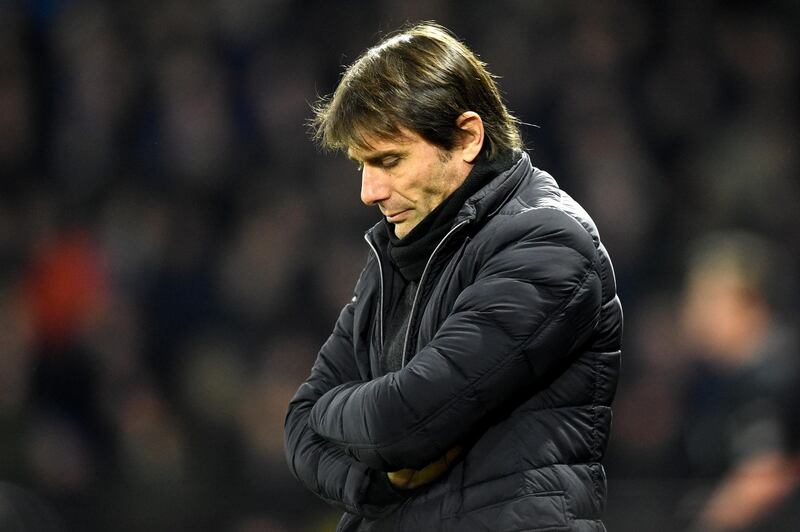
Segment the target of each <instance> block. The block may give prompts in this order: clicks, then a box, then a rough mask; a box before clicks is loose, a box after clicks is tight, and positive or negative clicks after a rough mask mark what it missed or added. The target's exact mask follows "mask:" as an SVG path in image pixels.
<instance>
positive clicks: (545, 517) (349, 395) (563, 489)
mask: <svg viewBox="0 0 800 532" xmlns="http://www.w3.org/2000/svg"><path fill="white" fill-rule="evenodd" d="M376 227H377V226H376ZM383 233H384V232H382V231H376V230H375V228H373V230H371V231H370V232H368V233H367V235H366V240H367V242H368V244H369V246H370V248H371V249H372V254H371V256H370V257H369V259H368V261H367V264H366V266H365V267H364V270H363V271H362V273H361V276H360V278H359V280H358V282H357V284H356V287H355V295H354V297H353V299H352V301H351V302H350V303H349V304H348V305H346V306H345V307H344V309H343V310H342V312H341V314H340V316H339V319H338V321H337V323H336V326H335V328H334V331H333V333H332V334H331V336H330V338H329V339H328V340H327V341H326V343H325V344H324V345H323V346H322V348H321V350H320V352H319V354H318V356H317V359H316V362H315V364H314V366H313V369H312V370H311V374H310V376H309V377H308V379H307V380H306V381H305V382H304V383H303V384H302V385H301V386H300V388H299V389H298V391H297V393H296V395H295V397H294V398H293V399H292V401H291V403H290V405H289V411H288V414H287V417H286V432H285V443H286V457H287V461H288V464H289V467H290V469H291V471H292V472H293V473H294V475H295V476H296V477H297V478H298V479H299V480H300V481H301V482H302V483H303V484H304V485H305V486H307V487H308V488H309V489H310V490H312V491H313V492H315V493H316V494H317V495H318V496H320V497H321V498H323V499H324V500H326V501H328V502H330V503H331V504H333V505H335V506H338V507H339V508H341V509H342V510H344V512H345V513H344V515H343V517H342V520H341V522H340V523H339V528H338V529H337V530H339V531H346V532H347V531H392V532H427V531H437V532H438V531H442V532H450V531H452V532H465V531H466V532H470V531H491V532H512V531H514V532H517V531H528V530H537V531H545V530H546V531H561V530H564V531H568V530H569V531H589V530H592V531H599V530H605V528H604V526H603V524H602V521H601V514H602V510H603V506H604V501H605V496H606V480H605V472H604V470H603V467H602V465H601V464H600V461H601V459H602V457H603V454H604V451H605V447H606V443H607V441H608V437H609V431H610V428H611V408H610V406H611V402H612V399H613V397H614V392H615V389H616V383H617V376H618V372H619V363H620V348H621V335H622V310H621V306H620V303H619V299H618V297H617V295H616V286H615V280H614V273H613V269H612V266H611V262H610V260H609V257H608V254H607V253H606V250H605V248H604V247H603V245H602V243H601V242H600V239H599V236H598V232H597V229H596V227H595V225H594V223H593V221H592V220H591V218H590V217H589V216H588V215H587V214H586V212H585V211H584V210H583V209H582V208H581V207H580V206H579V205H578V204H577V203H576V202H575V201H574V200H573V199H572V198H570V197H569V196H568V195H567V194H566V193H565V192H563V191H562V190H561V189H559V187H558V185H557V184H556V182H555V180H554V179H553V178H552V177H551V176H550V175H548V174H547V173H546V172H543V171H541V170H538V169H536V168H534V167H532V165H531V162H530V159H529V157H528V155H527V154H525V153H523V154H522V156H521V157H520V158H519V159H517V161H516V162H515V163H514V164H513V165H512V166H511V167H510V168H509V169H508V170H506V171H504V172H502V173H500V174H499V175H498V176H497V177H495V178H494V179H493V180H491V181H490V182H489V183H488V184H487V185H485V186H484V187H483V188H482V189H481V190H480V191H479V192H477V193H476V194H474V195H473V196H472V197H470V198H469V199H468V200H467V201H466V202H465V203H464V205H463V207H462V208H461V210H460V212H459V214H458V216H457V217H456V219H455V220H454V222H453V225H452V229H451V230H450V232H449V233H448V234H447V236H446V237H444V239H443V240H442V242H441V243H440V244H439V246H437V248H436V250H435V251H434V252H433V254H432V255H431V258H430V259H429V261H428V265H427V266H426V269H425V272H424V273H423V275H422V278H421V280H420V290H421V292H422V293H424V294H428V297H427V298H424V299H422V298H421V299H420V300H418V301H415V302H414V305H413V306H412V310H411V317H410V320H409V326H408V332H407V334H406V336H405V350H404V353H403V360H404V365H403V367H402V369H400V370H399V371H395V372H390V373H387V374H382V372H381V370H380V368H381V364H380V357H381V352H380V350H381V346H382V345H383V320H384V314H383V313H384V308H383V306H384V294H383V284H384V283H383V279H384V277H383V276H384V275H385V274H386V271H385V270H386V269H387V268H388V267H389V265H388V258H387V257H385V256H384V254H383V252H382V251H381V250H385V249H386V246H385V242H383V241H382V240H381V239H382V238H385V237H382V235H383ZM433 272H436V273H435V274H434V273H433ZM455 445H463V446H464V447H465V449H466V450H465V451H464V452H463V453H462V456H461V458H460V459H459V460H458V461H457V462H456V463H455V464H453V465H452V466H451V468H450V469H449V470H448V472H447V473H446V474H445V475H444V476H442V477H440V478H439V479H437V480H436V481H435V482H433V483H431V484H429V485H427V486H423V487H421V488H417V489H415V490H399V489H395V488H393V487H392V486H391V485H390V483H389V482H388V480H387V477H386V474H385V472H386V471H393V470H398V469H402V468H416V469H419V468H422V467H423V466H425V465H426V464H428V463H430V462H432V461H434V460H436V459H438V458H440V457H441V456H443V455H444V454H445V452H446V451H447V450H448V449H451V448H452V447H454V446H455Z"/></svg>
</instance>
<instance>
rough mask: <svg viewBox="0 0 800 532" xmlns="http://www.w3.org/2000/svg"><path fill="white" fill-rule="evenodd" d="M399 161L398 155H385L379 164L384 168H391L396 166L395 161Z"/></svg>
mask: <svg viewBox="0 0 800 532" xmlns="http://www.w3.org/2000/svg"><path fill="white" fill-rule="evenodd" d="M399 162H400V157H386V158H385V159H383V160H382V161H381V166H382V167H384V168H391V167H393V166H397V163H399Z"/></svg>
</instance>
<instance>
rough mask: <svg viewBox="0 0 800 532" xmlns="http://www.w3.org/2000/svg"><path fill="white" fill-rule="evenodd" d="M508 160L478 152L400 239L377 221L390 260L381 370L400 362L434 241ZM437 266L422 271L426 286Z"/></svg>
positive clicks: (422, 297) (394, 367) (420, 300)
mask: <svg viewBox="0 0 800 532" xmlns="http://www.w3.org/2000/svg"><path fill="white" fill-rule="evenodd" d="M513 161H514V159H513V157H511V156H509V157H503V158H500V159H498V160H495V161H491V162H490V161H487V160H486V157H485V155H484V154H483V153H481V155H480V156H479V157H478V161H477V162H476V164H475V166H474V167H473V169H472V171H471V172H470V174H469V175H468V176H467V178H466V179H465V180H464V183H462V184H461V186H460V187H458V188H457V189H456V190H455V191H454V192H453V193H452V194H450V196H448V197H447V198H445V200H444V201H443V202H442V203H441V204H439V205H438V206H437V207H436V208H435V209H434V210H433V211H432V212H431V213H430V214H428V216H426V217H425V218H424V219H423V220H422V221H421V222H420V223H419V224H417V226H416V227H414V228H413V229H412V230H411V232H410V233H409V234H407V235H406V236H405V238H402V239H400V238H397V237H396V236H395V234H394V227H393V226H392V224H390V223H388V222H387V221H386V220H384V221H383V222H382V224H383V228H379V229H378V230H379V231H380V230H383V231H385V232H386V235H387V237H388V239H389V241H388V243H387V246H386V252H387V254H388V256H389V259H390V260H389V261H387V262H388V264H389V267H388V272H387V275H385V276H384V277H385V279H384V295H385V297H386V303H385V305H384V307H385V309H386V310H385V311H384V314H383V321H384V331H385V334H384V339H383V351H382V353H381V355H382V357H381V370H382V373H381V374H386V373H389V372H390V371H397V370H399V369H400V368H401V367H402V365H403V350H404V348H405V332H406V331H407V330H408V321H409V317H410V315H411V310H412V308H413V306H414V302H415V301H416V302H417V304H418V305H424V304H425V302H426V301H427V299H428V295H429V294H428V293H427V292H426V291H424V290H418V288H419V280H420V278H421V277H422V274H423V273H425V267H426V266H428V259H429V258H430V257H431V255H432V254H433V252H434V251H435V250H436V246H437V245H438V244H439V242H441V240H442V239H443V238H444V236H445V235H446V234H447V232H448V231H450V228H451V226H452V225H453V220H454V219H455V217H456V216H457V215H458V212H459V211H460V210H461V207H463V205H464V202H465V201H467V199H469V197H470V196H472V195H473V194H474V193H476V192H477V191H479V190H480V189H481V188H483V187H484V186H486V185H487V184H488V183H489V182H490V181H491V180H492V179H493V178H495V177H497V175H498V174H500V173H501V172H503V171H504V170H506V169H507V168H508V167H509V166H510V165H511V163H512V162H513ZM440 270H441V269H440V268H435V267H434V268H431V270H429V271H428V272H427V278H428V282H427V283H426V285H427V286H431V285H432V284H434V283H435V282H436V276H437V274H438V273H439V271H440Z"/></svg>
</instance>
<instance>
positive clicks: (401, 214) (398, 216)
mask: <svg viewBox="0 0 800 532" xmlns="http://www.w3.org/2000/svg"><path fill="white" fill-rule="evenodd" d="M410 211H411V209H403V210H402V211H395V212H393V213H386V214H385V215H384V216H386V221H387V222H389V223H390V224H394V223H397V222H402V221H403V220H404V219H405V218H406V216H408V213H409V212H410Z"/></svg>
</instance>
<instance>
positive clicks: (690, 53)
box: [0, 0, 800, 532]
mask: <svg viewBox="0 0 800 532" xmlns="http://www.w3.org/2000/svg"><path fill="white" fill-rule="evenodd" d="M426 19H427V20H431V19H432V20H436V21H438V22H441V23H443V24H444V25H446V26H448V27H449V28H451V29H452V30H453V31H454V32H455V33H456V34H457V35H459V36H460V37H461V38H462V39H464V40H465V41H466V42H467V44H468V45H469V46H471V47H472V48H473V49H474V50H476V51H477V52H478V53H479V55H480V56H481V58H482V59H483V60H484V61H486V62H487V63H488V64H489V69H490V70H491V71H492V72H493V73H495V74H497V75H498V76H500V77H501V79H500V83H501V85H502V88H503V90H504V93H505V97H506V100H507V103H508V105H509V107H510V108H511V109H512V110H513V111H514V112H515V113H516V114H517V116H518V117H520V118H521V119H522V120H523V121H524V122H527V123H529V124H535V125H536V127H534V126H530V125H529V126H525V127H524V128H523V133H524V137H525V139H526V144H527V146H528V148H529V150H530V153H531V156H532V159H533V161H534V163H535V164H536V165H537V166H539V167H541V168H544V169H546V170H547V171H549V172H550V173H552V174H553V175H554V176H555V177H556V178H557V179H558V180H559V182H560V184H561V185H562V187H563V188H565V189H566V190H567V191H568V192H569V193H571V194H572V195H573V196H574V197H575V198H576V199H578V200H579V201H580V202H581V203H582V204H583V205H584V206H585V207H586V208H587V210H588V211H589V212H590V213H591V214H592V215H593V217H594V218H595V220H596V221H597V224H598V226H599V228H600V231H601V235H602V236H603V239H604V241H605V244H606V246H607V248H608V249H609V251H610V253H611V256H612V258H613V260H614V263H615V267H616V273H617V279H618V284H619V290H620V294H621V297H622V300H623V305H624V309H625V312H626V339H625V351H624V357H623V359H624V362H623V370H622V375H621V381H620V388H619V393H618V396H617V401H616V409H615V419H614V431H613V437H612V441H611V444H610V447H609V450H608V456H607V460H606V469H607V472H608V476H609V503H608V509H607V517H606V521H607V526H608V528H609V530H610V531H612V532H615V531H616V532H626V531H642V530H655V531H659V530H664V531H675V530H697V531H700V530H703V531H709V530H784V529H785V530H796V529H797V528H794V527H793V526H792V524H791V523H795V525H796V523H797V522H798V521H796V519H800V517H798V515H797V514H798V512H799V511H800V496H799V495H798V491H800V488H798V485H799V484H800V465H798V464H799V462H798V459H797V456H799V454H798V449H800V445H798V443H799V440H800V430H798V426H800V411H798V409H797V408H795V405H797V404H798V399H800V392H798V390H800V372H798V360H800V351H798V343H797V339H796V332H797V322H796V316H797V311H798V306H800V303H798V299H797V287H796V280H797V279H796V272H797V269H796V268H797V264H796V257H797V256H798V252H800V180H798V175H800V153H798V149H797V146H798V126H799V125H800V122H798V103H800V102H798V95H800V87H799V86H798V82H799V81H800V80H799V79H798V72H799V71H800V70H799V69H798V66H799V61H800V56H799V55H798V54H800V50H798V39H797V35H798V32H799V31H800V3H798V2H797V1H795V0H785V1H783V2H781V1H773V2H743V1H726V2H723V1H718V2H713V1H695V0H691V1H690V0H675V1H673V2H634V1H616V2H593V1H589V0H587V1H559V2H544V1H525V0H496V1H494V2H491V3H489V2H479V1H476V0H459V1H445V0H405V1H402V2H395V1H388V0H383V1H360V2H330V1H322V0H294V1H291V0H159V1H153V0H139V1H132V0H117V1H115V2H100V1H81V0H72V1H68V0H28V1H22V0H18V1H14V0H5V1H2V2H0V522H2V523H3V525H4V526H6V527H7V528H2V530H76V531H77V530H80V531H105V530H117V531H123V532H124V531H142V530H148V531H162V530H163V531H173V530H209V531H232V532H284V531H292V532H293V531H326V530H327V531H330V530H333V528H334V526H335V522H336V520H337V516H338V512H336V511H332V510H330V509H329V508H327V507H326V506H325V505H324V504H322V503H320V502H318V501H316V500H315V498H314V497H313V496H311V495H310V494H307V493H306V492H305V491H304V490H303V488H301V487H300V485H299V484H298V483H297V482H295V481H294V479H293V478H291V476H290V474H289V473H288V470H287V468H286V466H285V462H284V457H283V450H282V435H283V416H284V413H285V410H286V405H287V402H288V400H289V398H290V397H291V395H292V394H293V392H294V390H295V389H296V387H297V386H298V384H299V383H300V382H301V381H302V380H303V379H304V378H305V376H306V374H307V372H308V370H309V369H310V366H311V364H312V362H313V360H314V357H315V355H316V350H317V349H318V347H319V346H320V345H321V344H322V342H323V341H324V339H325V338H326V337H327V335H328V334H329V332H330V330H331V328H332V326H333V323H334V320H335V318H336V316H337V315H338V311H339V309H340V307H341V306H342V305H343V304H344V303H346V302H347V301H348V300H349V298H350V294H351V290H352V287H353V284H354V282H355V280H356V278H357V276H358V273H359V271H360V269H361V267H362V265H363V262H364V260H365V258H366V256H367V249H366V248H365V245H364V243H363V240H362V233H363V232H364V231H365V230H366V229H367V228H368V227H370V226H371V225H372V224H373V223H374V222H376V221H377V220H378V213H377V212H376V211H374V210H372V209H368V208H366V207H363V206H362V205H360V203H359V199H358V198H359V186H360V183H359V174H358V172H357V171H356V169H355V167H354V166H353V165H352V164H351V163H349V162H348V161H346V160H345V159H344V158H343V157H341V156H326V155H323V154H320V153H318V151H317V150H316V149H315V147H314V145H313V144H312V143H311V142H310V141H309V139H308V135H307V132H306V128H305V125H304V121H305V120H306V119H308V118H309V117H310V115H311V112H310V104H311V103H312V102H314V100H315V99H316V98H317V96H319V95H323V94H328V93H330V92H331V91H332V90H333V89H334V88H335V85H336V82H337V79H338V76H339V74H340V72H341V69H342V65H345V64H349V63H350V62H352V61H353V60H354V59H355V58H356V57H357V55H358V54H359V53H360V52H361V51H363V50H364V49H365V48H367V47H369V46H370V45H372V44H374V43H375V42H376V41H377V39H378V38H379V36H380V35H382V34H384V33H386V32H387V31H391V30H393V29H396V28H397V27H399V26H401V25H402V24H403V23H404V22H406V21H417V20H426ZM782 527H785V528H782Z"/></svg>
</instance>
